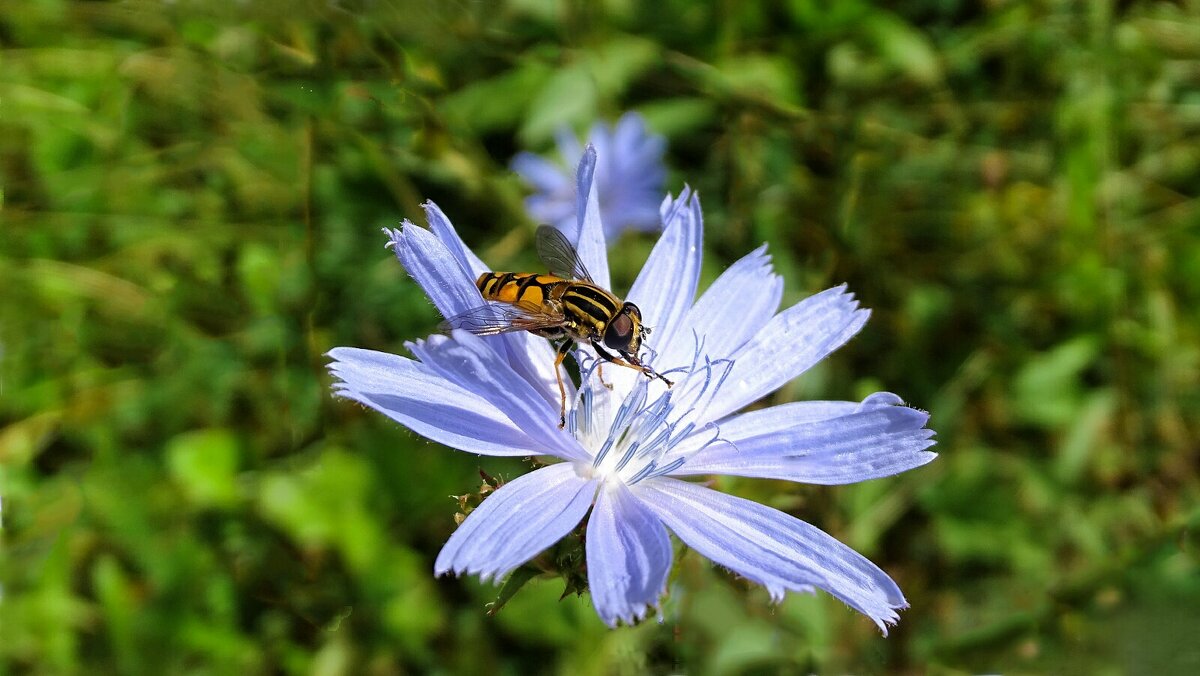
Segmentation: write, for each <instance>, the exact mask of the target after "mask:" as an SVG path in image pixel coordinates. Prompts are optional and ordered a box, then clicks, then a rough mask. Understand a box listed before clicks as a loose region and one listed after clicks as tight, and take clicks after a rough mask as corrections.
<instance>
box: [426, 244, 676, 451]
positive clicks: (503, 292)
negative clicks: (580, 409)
mask: <svg viewBox="0 0 1200 676" xmlns="http://www.w3.org/2000/svg"><path fill="white" fill-rule="evenodd" d="M537 253H538V258H540V259H541V260H542V262H543V263H545V264H546V267H547V268H548V269H549V270H550V274H548V275H542V274H537V273H534V272H485V273H483V274H482V275H479V279H477V280H475V286H477V287H479V293H480V294H482V295H483V298H484V300H487V301H491V302H490V303H488V304H487V305H482V306H480V307H477V308H473V309H471V310H468V311H466V312H464V313H462V314H459V315H455V316H453V317H450V318H449V319H447V320H446V321H444V322H442V326H441V328H442V329H464V330H466V331H470V332H471V333H474V334H476V335H480V336H490V335H494V334H497V333H505V332H508V331H529V332H531V333H534V334H536V335H539V336H542V337H545V338H548V339H550V340H551V341H552V342H557V343H558V349H557V352H556V354H555V358H554V374H555V376H557V378H558V392H559V395H560V396H561V397H562V406H561V407H560V409H559V417H558V426H559V427H560V428H561V427H563V426H564V425H565V424H566V416H567V391H566V388H564V387H563V382H562V371H561V370H560V369H559V366H560V365H561V364H562V362H563V359H565V358H566V356H567V354H568V353H569V352H570V351H571V345H572V344H573V343H581V344H584V345H591V346H592V348H593V349H594V350H596V354H597V355H599V356H600V358H601V359H604V360H605V361H607V362H611V363H613V364H617V365H620V366H627V367H629V368H631V369H636V370H638V371H641V372H642V373H644V374H645V375H646V376H647V377H650V378H658V379H659V380H661V381H663V382H664V383H666V384H667V387H670V386H671V381H669V380H667V379H666V378H664V377H663V376H662V375H661V374H659V373H658V372H656V371H655V370H654V369H652V368H650V367H649V366H647V365H645V364H643V363H642V361H641V359H639V358H638V351H639V350H640V349H641V346H642V341H643V340H644V339H645V338H646V335H647V334H648V333H649V329H647V328H646V327H645V326H644V325H643V324H642V311H641V310H639V309H638V306H636V305H634V304H633V303H629V302H622V301H621V299H620V298H617V297H616V296H614V295H613V294H612V293H611V292H610V291H607V290H606V289H603V288H601V287H600V286H597V285H596V283H595V282H594V281H592V276H591V275H590V274H588V271H587V269H586V268H585V267H584V265H583V262H582V261H580V260H579V254H578V253H577V252H576V251H575V247H574V246H572V245H571V243H570V242H569V241H567V238H566V237H564V236H563V234H562V233H561V232H559V231H558V230H557V229H556V228H553V227H550V226H548V225H543V226H541V227H539V228H538V230H537ZM609 350H613V351H614V352H616V353H617V355H620V356H617V355H614V354H612V353H611V352H609Z"/></svg>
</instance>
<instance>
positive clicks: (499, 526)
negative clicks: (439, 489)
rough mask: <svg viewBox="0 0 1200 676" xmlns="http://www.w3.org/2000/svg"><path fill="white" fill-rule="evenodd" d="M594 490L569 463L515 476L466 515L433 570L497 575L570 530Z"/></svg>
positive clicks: (585, 512) (484, 575)
mask: <svg viewBox="0 0 1200 676" xmlns="http://www.w3.org/2000/svg"><path fill="white" fill-rule="evenodd" d="M595 494H596V481H595V480H594V479H593V480H589V479H584V478H582V477H580V476H579V475H578V474H576V473H575V468H574V466H572V465H571V464H570V463H562V464H558V465H551V466H549V467H543V468H541V469H538V470H535V471H533V472H530V473H529V474H525V475H522V476H520V477H517V478H516V479H514V480H512V481H510V482H508V483H506V484H504V485H503V486H501V487H500V489H499V490H497V491H496V492H495V493H492V494H491V495H489V496H488V497H487V498H486V499H485V500H484V501H483V502H482V503H480V505H479V506H478V507H476V508H475V511H473V512H471V513H470V514H468V515H467V519H466V520H465V521H463V522H462V525H460V526H459V527H458V530H456V531H454V534H453V535H451V536H450V539H449V540H447V541H446V545H445V546H444V547H442V551H441V552H440V553H438V556H437V561H435V562H434V565H433V570H434V573H436V574H437V575H444V574H446V573H451V572H452V573H456V574H460V575H461V574H463V573H468V574H472V575H479V577H481V578H482V579H483V580H485V581H486V580H489V579H499V578H501V577H503V576H505V575H507V574H508V573H510V572H512V570H513V569H515V568H516V567H517V566H520V565H521V564H523V563H525V562H526V561H529V560H530V559H532V558H533V557H535V556H537V555H538V554H539V553H540V552H541V551H542V550H544V549H546V548H547V547H549V546H551V545H553V544H554V543H556V542H558V541H559V540H561V539H562V538H563V537H564V536H566V535H567V534H568V533H570V532H571V530H572V529H573V528H575V526H577V525H578V524H579V522H580V521H582V520H583V516H584V515H585V514H587V511H588V508H589V507H590V506H591V504H592V498H593V497H594V496H595Z"/></svg>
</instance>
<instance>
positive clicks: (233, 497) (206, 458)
mask: <svg viewBox="0 0 1200 676" xmlns="http://www.w3.org/2000/svg"><path fill="white" fill-rule="evenodd" d="M166 453H167V466H168V468H169V469H170V472H171V478H172V479H174V480H175V482H176V483H178V484H179V485H180V487H181V488H183V491H184V493H185V494H186V495H187V497H188V499H189V500H191V501H192V502H193V503H195V504H196V505H197V506H200V507H231V506H233V505H234V504H235V503H236V502H237V500H238V488H237V483H236V474H237V465H238V447H237V439H236V438H235V437H234V436H233V434H232V433H230V432H229V431H228V430H219V429H214V430H203V431H197V432H188V433H186V434H181V435H179V436H177V437H175V438H174V439H172V440H171V441H170V443H169V444H167V450H166Z"/></svg>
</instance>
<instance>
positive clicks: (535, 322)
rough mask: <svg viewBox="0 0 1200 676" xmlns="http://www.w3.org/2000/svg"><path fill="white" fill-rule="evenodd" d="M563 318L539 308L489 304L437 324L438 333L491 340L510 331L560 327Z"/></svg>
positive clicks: (549, 309) (554, 312) (564, 317)
mask: <svg viewBox="0 0 1200 676" xmlns="http://www.w3.org/2000/svg"><path fill="white" fill-rule="evenodd" d="M565 319H566V316H565V315H564V314H563V313H562V312H561V311H555V310H553V309H551V308H547V307H544V306H543V305H533V304H531V303H523V304H517V305H509V304H508V303H489V304H487V305H481V306H479V307H476V308H471V309H470V310H467V311H466V312H463V313H460V314H457V315H454V316H453V317H448V318H446V320H445V321H443V322H442V323H440V324H438V331H440V332H442V333H449V332H450V331H451V330H452V329H463V330H464V331H470V332H471V333H474V334H475V335H477V336H494V335H496V334H498V333H508V332H510V331H536V330H538V329H549V328H554V327H556V326H562V324H563V321H564V320H565Z"/></svg>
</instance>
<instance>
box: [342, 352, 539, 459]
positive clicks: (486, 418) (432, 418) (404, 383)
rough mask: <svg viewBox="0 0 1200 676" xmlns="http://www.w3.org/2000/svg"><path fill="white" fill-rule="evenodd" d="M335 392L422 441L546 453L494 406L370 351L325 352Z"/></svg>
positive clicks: (491, 451)
mask: <svg viewBox="0 0 1200 676" xmlns="http://www.w3.org/2000/svg"><path fill="white" fill-rule="evenodd" d="M329 356H330V357H333V359H334V361H333V363H331V364H330V365H329V370H330V372H332V373H333V375H334V376H335V377H336V378H338V379H339V380H340V381H341V382H339V383H337V384H335V385H334V388H333V389H334V392H335V393H336V394H337V395H338V396H341V397H345V398H347V399H351V400H354V401H357V402H358V403H360V404H362V405H364V406H367V407H369V408H373V409H375V410H376V411H379V412H380V413H382V414H384V415H386V416H387V417H389V418H391V419H392V420H395V421H396V422H398V423H400V424H401V425H404V426H405V427H407V428H409V429H411V430H412V431H414V432H416V433H417V434H420V435H421V436H423V437H426V438H428V439H431V440H433V441H436V442H438V443H441V444H445V445H447V446H449V447H451V448H457V449H459V450H461V451H468V452H471V453H480V454H483V455H512V456H525V455H540V454H542V453H545V450H543V449H542V448H541V446H540V445H539V444H537V443H536V442H534V440H533V439H530V438H529V435H527V434H525V432H523V431H521V429H520V428H518V427H517V426H516V425H514V424H513V423H512V421H511V420H509V419H508V418H506V417H505V416H504V415H503V414H502V413H501V412H500V411H499V410H497V409H496V407H495V406H492V405H491V404H490V403H488V401H487V400H486V399H484V398H482V397H480V396H479V395H477V394H474V393H472V392H470V391H468V390H466V389H464V388H462V387H460V386H458V385H455V384H454V383H452V382H450V381H448V380H446V379H445V378H443V377H441V376H440V375H438V374H437V373H435V372H434V371H433V369H431V368H430V367H429V366H427V365H425V364H422V363H420V362H417V361H413V360H411V359H407V358H405V357H400V356H397V355H394V354H387V353H385V352H375V351H373V350H360V349H358V348H352V347H338V348H334V349H333V350H331V351H330V352H329Z"/></svg>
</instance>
